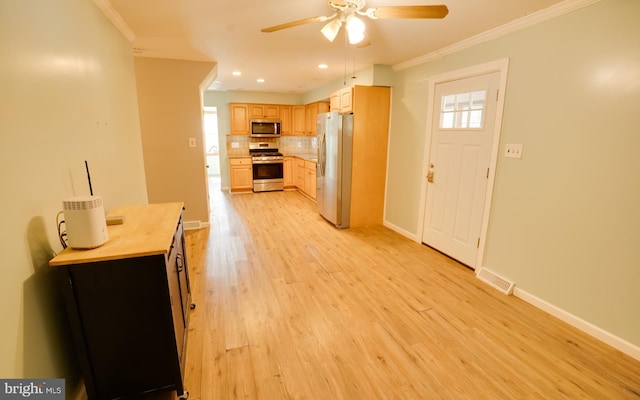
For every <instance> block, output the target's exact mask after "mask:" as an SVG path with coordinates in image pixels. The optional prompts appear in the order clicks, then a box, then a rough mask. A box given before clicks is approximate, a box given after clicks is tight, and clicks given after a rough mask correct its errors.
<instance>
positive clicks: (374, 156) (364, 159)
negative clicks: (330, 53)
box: [349, 85, 391, 228]
mask: <svg viewBox="0 0 640 400" xmlns="http://www.w3.org/2000/svg"><path fill="white" fill-rule="evenodd" d="M390 103H391V88H389V87H384V86H359V85H356V86H354V87H353V96H352V106H353V146H352V164H351V165H352V167H351V177H352V179H351V207H350V214H351V215H350V223H349V224H350V226H351V227H354V228H356V227H362V226H370V225H379V224H382V218H383V214H384V192H385V184H386V171H387V150H388V142H389V140H388V135H389V109H390V105H391V104H390Z"/></svg>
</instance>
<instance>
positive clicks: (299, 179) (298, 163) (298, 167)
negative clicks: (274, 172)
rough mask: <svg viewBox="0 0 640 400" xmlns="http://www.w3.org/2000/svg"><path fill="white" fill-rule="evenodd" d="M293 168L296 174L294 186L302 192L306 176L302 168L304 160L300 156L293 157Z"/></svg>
mask: <svg viewBox="0 0 640 400" xmlns="http://www.w3.org/2000/svg"><path fill="white" fill-rule="evenodd" d="M294 170H295V174H296V187H297V188H298V189H299V190H300V191H302V192H304V181H305V176H306V171H305V168H304V160H303V159H301V158H296V159H295V165H294Z"/></svg>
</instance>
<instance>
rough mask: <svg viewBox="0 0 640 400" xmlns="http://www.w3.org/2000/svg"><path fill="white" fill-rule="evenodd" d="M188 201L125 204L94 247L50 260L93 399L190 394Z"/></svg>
mask: <svg viewBox="0 0 640 400" xmlns="http://www.w3.org/2000/svg"><path fill="white" fill-rule="evenodd" d="M182 207H183V205H182V203H167V204H151V205H143V206H130V207H119V208H117V209H115V210H114V211H113V212H112V213H111V215H121V216H123V217H124V223H123V224H121V225H111V226H109V227H108V234H109V240H108V241H107V242H106V243H105V244H104V245H102V246H100V247H97V248H95V249H90V250H75V249H71V248H67V249H65V250H63V251H62V252H61V253H60V254H58V255H57V256H56V257H55V258H53V259H52V260H51V261H50V265H51V266H52V267H55V268H56V272H58V273H59V275H60V278H61V283H62V292H63V295H64V298H65V303H66V308H67V313H68V316H69V321H70V325H71V331H72V334H73V341H74V343H75V348H76V352H77V356H78V360H79V364H80V368H81V371H82V375H83V378H84V383H85V386H86V390H87V394H88V397H89V400H102V399H117V398H128V397H135V396H141V395H147V394H152V393H154V392H168V391H175V392H176V393H177V394H178V395H184V394H185V388H184V384H183V374H184V365H185V364H184V361H185V352H184V350H185V345H186V332H187V323H188V312H189V309H190V308H191V307H192V305H191V303H190V288H189V274H188V268H187V257H186V254H185V242H184V231H183V221H182Z"/></svg>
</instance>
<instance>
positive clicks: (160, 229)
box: [49, 202, 184, 267]
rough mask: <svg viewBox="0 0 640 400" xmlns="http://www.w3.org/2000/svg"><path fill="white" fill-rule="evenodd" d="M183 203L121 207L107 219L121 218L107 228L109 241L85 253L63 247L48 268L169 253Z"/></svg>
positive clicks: (84, 251) (113, 211)
mask: <svg viewBox="0 0 640 400" xmlns="http://www.w3.org/2000/svg"><path fill="white" fill-rule="evenodd" d="M183 206H184V204H183V203H181V202H177V203H162V204H146V205H136V206H121V207H117V208H115V209H113V210H112V211H111V212H110V213H109V214H108V216H123V217H124V223H123V224H121V225H109V226H107V231H108V233H109V240H107V242H106V243H105V244H103V245H102V246H100V247H96V248H95V249H89V250H76V249H72V248H69V247H68V248H66V249H64V250H63V251H61V252H60V254H58V255H57V256H55V257H54V258H53V259H52V260H51V261H49V265H50V266H52V267H55V266H60V265H70V264H81V263H87V262H96V261H106V260H115V259H121V258H133V257H142V256H150V255H155V254H166V253H168V252H169V250H170V249H169V248H170V247H171V243H172V242H173V236H174V235H175V233H176V228H177V226H178V221H179V220H180V215H181V213H182V207H183Z"/></svg>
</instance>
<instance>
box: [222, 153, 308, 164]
mask: <svg viewBox="0 0 640 400" xmlns="http://www.w3.org/2000/svg"><path fill="white" fill-rule="evenodd" d="M283 155H284V156H285V157H297V158H300V159H303V160H306V161H311V162H315V163H317V162H318V155H317V154H316V153H286V154H285V153H283ZM228 157H229V158H245V157H251V155H250V154H229V155H228Z"/></svg>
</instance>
